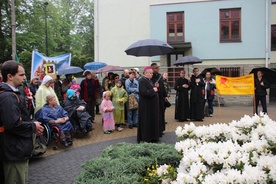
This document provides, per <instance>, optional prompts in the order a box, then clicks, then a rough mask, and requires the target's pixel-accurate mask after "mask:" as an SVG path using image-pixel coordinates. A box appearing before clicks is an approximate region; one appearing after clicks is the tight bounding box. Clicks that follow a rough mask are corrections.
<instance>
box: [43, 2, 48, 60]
mask: <svg viewBox="0 0 276 184" xmlns="http://www.w3.org/2000/svg"><path fill="white" fill-rule="evenodd" d="M48 4H49V3H48V2H44V6H45V7H44V11H45V49H46V56H49V52H48V27H47V5H48Z"/></svg>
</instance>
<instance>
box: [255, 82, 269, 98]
mask: <svg viewBox="0 0 276 184" xmlns="http://www.w3.org/2000/svg"><path fill="white" fill-rule="evenodd" d="M261 82H263V83H264V85H263V86H262V85H261ZM267 88H270V84H269V83H268V81H267V80H265V79H264V78H262V79H261V80H260V81H259V79H258V78H255V95H256V96H266V95H267V92H266V89H267Z"/></svg>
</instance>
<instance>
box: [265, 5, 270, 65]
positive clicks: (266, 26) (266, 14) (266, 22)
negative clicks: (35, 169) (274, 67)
mask: <svg viewBox="0 0 276 184" xmlns="http://www.w3.org/2000/svg"><path fill="white" fill-rule="evenodd" d="M265 2H266V6H265V67H267V68H268V64H269V63H268V49H269V41H268V31H269V27H268V26H269V24H268V6H269V4H268V3H269V2H270V0H266V1H265ZM270 3H271V2H270Z"/></svg>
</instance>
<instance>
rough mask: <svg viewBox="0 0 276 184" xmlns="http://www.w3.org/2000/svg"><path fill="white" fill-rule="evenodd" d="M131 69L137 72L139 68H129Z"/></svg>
mask: <svg viewBox="0 0 276 184" xmlns="http://www.w3.org/2000/svg"><path fill="white" fill-rule="evenodd" d="M131 70H136V71H137V72H139V68H131Z"/></svg>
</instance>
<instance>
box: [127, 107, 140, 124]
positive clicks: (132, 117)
mask: <svg viewBox="0 0 276 184" xmlns="http://www.w3.org/2000/svg"><path fill="white" fill-rule="evenodd" d="M127 122H128V125H137V124H138V109H134V110H128V111H127Z"/></svg>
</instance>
